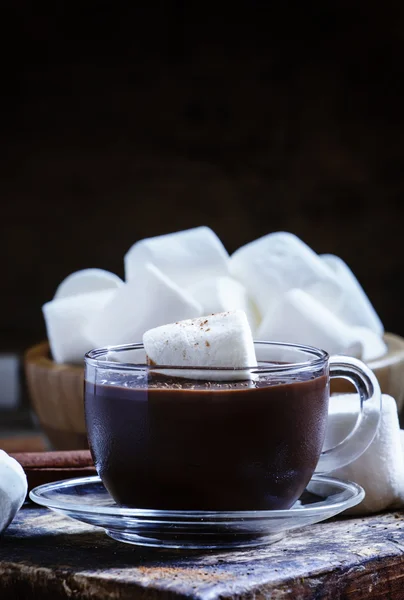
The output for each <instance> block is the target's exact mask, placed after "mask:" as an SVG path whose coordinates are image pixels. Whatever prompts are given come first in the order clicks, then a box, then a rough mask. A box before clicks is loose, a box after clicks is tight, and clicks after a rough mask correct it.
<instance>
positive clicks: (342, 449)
mask: <svg viewBox="0 0 404 600" xmlns="http://www.w3.org/2000/svg"><path fill="white" fill-rule="evenodd" d="M329 364H330V378H331V379H334V378H338V377H340V378H342V379H347V380H348V381H350V382H351V383H352V384H353V385H354V386H355V387H356V390H357V392H358V394H359V399H360V412H359V415H358V419H357V421H356V424H355V427H354V428H353V430H352V431H351V432H350V433H349V435H348V436H347V437H346V438H345V439H344V440H342V442H340V443H339V444H338V445H337V446H335V447H334V448H330V449H329V450H326V451H325V452H322V453H321V456H320V460H319V461H318V464H317V467H316V470H315V472H316V473H328V472H330V471H334V470H335V469H339V468H340V467H344V466H345V465H347V464H349V463H351V462H353V461H354V460H355V459H357V458H358V456H360V455H361V454H363V452H365V450H366V449H367V448H368V446H369V445H370V444H371V442H372V440H373V438H374V437H375V435H376V431H377V428H378V426H379V421H380V411H381V405H382V395H381V392H380V386H379V383H378V381H377V379H376V376H375V375H374V373H373V372H372V371H371V370H370V369H369V367H367V366H366V365H365V364H364V363H363V362H362V361H360V360H358V359H357V358H352V357H350V356H339V355H337V356H331V357H330V363H329ZM365 402H366V407H367V411H368V410H369V412H367V414H366V423H364V421H363V409H364V403H365Z"/></svg>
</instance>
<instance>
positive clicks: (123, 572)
mask: <svg viewBox="0 0 404 600" xmlns="http://www.w3.org/2000/svg"><path fill="white" fill-rule="evenodd" d="M0 598H1V600H15V599H18V600H21V599H24V600H36V599H38V600H39V599H41V600H48V599H49V600H59V599H65V598H74V599H75V600H81V599H84V600H89V599H100V600H103V599H107V598H108V600H114V599H119V600H129V599H133V598H142V599H148V600H149V599H150V600H153V599H156V600H158V599H160V598H161V599H165V598H197V599H201V600H215V599H216V598H220V599H221V600H222V599H227V598H228V599H230V598H237V599H238V600H240V599H244V598H245V599H248V600H250V599H254V600H259V599H263V598H268V599H274V600H275V599H276V600H286V599H293V600H306V599H316V600H320V599H321V600H326V599H332V600H337V599H339V598H340V599H345V598H346V599H353V600H364V599H365V598H366V599H367V600H368V599H373V598H377V599H380V600H393V599H394V600H402V599H403V598H404V513H402V512H396V513H388V514H383V515H378V516H375V517H368V518H364V519H347V520H335V521H332V522H328V523H323V524H319V525H315V526H312V527H310V528H307V529H305V530H300V531H296V532H294V533H291V534H289V536H288V537H286V538H285V539H284V540H282V541H280V542H278V543H276V544H274V545H272V546H267V547H264V548H260V549H255V550H248V551H238V552H220V553H219V552H210V553H204V554H200V553H195V552H194V553H187V554H183V553H173V552H167V551H149V550H144V549H141V548H136V547H134V546H129V545H126V544H121V543H119V542H115V541H113V540H112V539H110V538H108V537H107V536H106V535H105V534H104V533H103V531H101V530H99V529H96V528H93V527H90V526H87V525H82V524H81V523H78V522H75V521H73V520H70V519H67V518H66V517H62V516H59V515H57V514H55V513H52V512H50V511H47V510H46V509H42V508H36V507H33V506H29V505H28V506H26V507H24V508H23V509H22V511H20V513H19V515H18V516H17V518H16V519H15V521H14V523H12V525H11V526H10V527H9V529H8V530H7V532H6V534H5V535H4V536H3V538H2V539H1V542H0Z"/></svg>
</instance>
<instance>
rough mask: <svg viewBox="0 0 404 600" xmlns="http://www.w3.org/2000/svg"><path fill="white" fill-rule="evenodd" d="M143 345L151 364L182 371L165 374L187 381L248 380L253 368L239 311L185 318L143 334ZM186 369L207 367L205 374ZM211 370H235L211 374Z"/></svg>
mask: <svg viewBox="0 0 404 600" xmlns="http://www.w3.org/2000/svg"><path fill="white" fill-rule="evenodd" d="M143 344H144V348H145V351H146V354H147V356H148V358H149V360H150V362H151V364H153V365H156V366H159V365H161V366H175V367H182V368H183V369H185V370H184V371H181V372H180V374H179V373H178V372H175V370H174V371H172V372H171V371H170V372H168V373H166V374H170V375H177V376H178V375H180V376H182V377H187V378H190V379H207V380H216V381H223V380H227V381H234V380H245V379H250V378H252V374H250V372H249V371H247V370H244V369H246V368H247V367H256V366H257V359H256V356H255V350H254V342H253V338H252V334H251V329H250V326H249V324H248V320H247V317H246V314H245V313H244V312H243V311H241V310H235V311H229V312H225V313H218V314H215V315H210V316H206V317H200V318H199V319H189V320H186V321H180V322H178V323H171V324H169V325H163V326H162V327H157V328H155V329H151V330H149V331H146V333H145V334H144V336H143ZM186 367H201V368H205V369H206V368H208V369H207V370H206V371H205V372H202V371H201V370H200V371H192V370H187V369H186ZM211 368H213V369H215V368H217V369H220V368H223V369H235V370H234V371H231V370H230V371H223V370H222V371H220V370H218V371H215V370H210V369H211Z"/></svg>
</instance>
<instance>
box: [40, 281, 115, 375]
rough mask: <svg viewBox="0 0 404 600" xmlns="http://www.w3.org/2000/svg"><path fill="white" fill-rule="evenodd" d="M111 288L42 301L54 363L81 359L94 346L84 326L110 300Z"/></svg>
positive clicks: (74, 361)
mask: <svg viewBox="0 0 404 600" xmlns="http://www.w3.org/2000/svg"><path fill="white" fill-rule="evenodd" d="M115 293H117V292H116V291H115V290H106V291H103V292H92V293H90V294H79V295H77V296H69V297H67V298H61V299H58V300H51V302H47V303H46V304H44V305H43V307H42V311H43V315H44V318H45V323H46V330H47V334H48V340H49V344H50V348H51V352H52V356H53V359H54V360H55V362H57V363H82V362H83V360H84V354H85V353H86V352H88V351H89V350H91V349H92V348H93V347H94V346H93V343H92V341H91V339H90V338H89V337H88V336H87V334H86V331H85V328H86V326H87V324H88V323H89V321H90V320H91V319H92V318H93V317H94V316H95V315H97V314H98V313H99V312H100V311H101V310H102V309H103V308H104V306H105V305H106V304H107V303H108V302H109V301H110V300H111V298H112V297H113V296H114V294H115Z"/></svg>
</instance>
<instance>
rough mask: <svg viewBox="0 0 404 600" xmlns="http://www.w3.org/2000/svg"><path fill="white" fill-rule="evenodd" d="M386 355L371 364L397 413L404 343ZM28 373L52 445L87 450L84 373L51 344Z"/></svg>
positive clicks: (41, 347)
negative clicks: (57, 357)
mask: <svg viewBox="0 0 404 600" xmlns="http://www.w3.org/2000/svg"><path fill="white" fill-rule="evenodd" d="M384 339H385V342H386V344H387V347H388V352H387V354H386V355H385V356H384V357H383V358H380V359H378V360H375V361H372V362H370V363H369V366H370V368H371V369H372V370H373V371H374V373H375V374H376V376H377V378H378V380H379V382H380V386H381V389H382V391H383V392H384V393H385V394H390V395H391V396H393V398H395V400H396V402H397V405H398V410H399V412H400V411H401V409H402V407H403V404H404V339H403V338H401V337H399V336H398V335H394V334H392V333H386V334H385V336H384ZM25 373H26V377H27V382H28V390H29V393H30V397H31V404H32V407H33V409H34V411H35V413H36V415H37V417H38V419H39V422H40V424H41V427H42V429H43V431H44V432H45V434H46V435H47V437H48V439H49V441H50V443H51V445H52V447H53V448H55V449H56V450H78V449H84V448H88V444H87V436H86V426H85V419H84V401H83V382H84V369H83V367H80V366H74V365H58V364H56V363H55V362H53V360H52V359H51V358H50V352H49V344H48V343H47V342H42V343H41V344H38V345H37V346H34V347H32V348H30V349H29V350H28V351H27V353H26V355H25ZM331 391H332V392H341V393H342V392H350V391H352V387H351V386H350V384H349V383H348V382H345V381H344V380H342V379H341V380H338V381H335V382H333V383H332V386H331Z"/></svg>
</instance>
